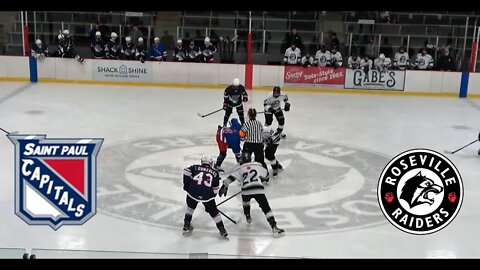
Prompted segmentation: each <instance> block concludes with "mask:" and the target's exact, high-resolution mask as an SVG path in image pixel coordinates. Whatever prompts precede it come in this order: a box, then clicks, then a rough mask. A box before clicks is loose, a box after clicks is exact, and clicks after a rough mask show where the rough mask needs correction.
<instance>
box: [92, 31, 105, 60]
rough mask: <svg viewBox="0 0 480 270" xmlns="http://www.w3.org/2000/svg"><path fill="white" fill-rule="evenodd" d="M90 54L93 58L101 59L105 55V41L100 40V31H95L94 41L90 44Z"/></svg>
mask: <svg viewBox="0 0 480 270" xmlns="http://www.w3.org/2000/svg"><path fill="white" fill-rule="evenodd" d="M90 49H91V50H92V56H93V58H95V59H103V58H104V57H105V43H104V42H103V40H102V33H100V31H97V32H96V33H95V41H94V42H92V43H91V44H90Z"/></svg>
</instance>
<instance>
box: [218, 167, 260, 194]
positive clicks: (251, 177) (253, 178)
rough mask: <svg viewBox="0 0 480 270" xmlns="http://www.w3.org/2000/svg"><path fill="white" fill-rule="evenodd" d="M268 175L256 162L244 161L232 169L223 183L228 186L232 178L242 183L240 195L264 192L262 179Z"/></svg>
mask: <svg viewBox="0 0 480 270" xmlns="http://www.w3.org/2000/svg"><path fill="white" fill-rule="evenodd" d="M267 177H268V171H267V170H266V169H265V168H264V167H263V166H262V164H260V163H258V162H248V163H244V164H242V165H240V166H238V167H237V168H235V170H234V171H233V173H232V174H231V175H230V176H229V177H228V178H227V179H225V180H223V184H224V185H225V187H227V188H228V185H230V184H231V183H232V182H233V181H234V180H232V178H234V179H236V180H238V181H240V183H242V195H255V194H265V187H264V186H263V183H262V179H266V178H267Z"/></svg>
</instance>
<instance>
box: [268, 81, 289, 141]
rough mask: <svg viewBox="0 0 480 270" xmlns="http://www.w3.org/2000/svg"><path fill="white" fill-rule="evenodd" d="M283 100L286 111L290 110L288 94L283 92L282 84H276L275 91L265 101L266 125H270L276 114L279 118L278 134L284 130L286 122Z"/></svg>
mask: <svg viewBox="0 0 480 270" xmlns="http://www.w3.org/2000/svg"><path fill="white" fill-rule="evenodd" d="M282 101H283V102H284V103H285V108H284V110H285V111H286V112H288V111H290V103H289V102H288V96H287V95H286V94H282V93H281V90H280V86H275V87H273V93H270V94H268V96H267V98H266V99H265V100H264V102H263V106H264V110H265V125H267V126H270V125H271V124H272V122H273V115H275V118H277V121H278V127H277V133H278V134H281V133H282V132H283V125H284V124H285V116H284V115H283V112H282V108H281V105H282V104H281V103H282Z"/></svg>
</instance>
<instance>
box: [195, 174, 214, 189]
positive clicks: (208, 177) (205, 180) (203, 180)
mask: <svg viewBox="0 0 480 270" xmlns="http://www.w3.org/2000/svg"><path fill="white" fill-rule="evenodd" d="M193 180H195V181H197V185H201V184H203V185H205V186H207V187H211V186H212V180H213V175H212V174H210V173H203V172H200V173H199V174H197V175H195V177H193Z"/></svg>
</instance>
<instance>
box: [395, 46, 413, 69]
mask: <svg viewBox="0 0 480 270" xmlns="http://www.w3.org/2000/svg"><path fill="white" fill-rule="evenodd" d="M409 58H410V57H409V56H408V53H407V52H406V51H405V48H404V47H403V46H402V47H400V48H399V49H398V52H397V53H395V58H394V60H393V66H394V68H395V69H399V70H406V69H407V68H408V66H409Z"/></svg>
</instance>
